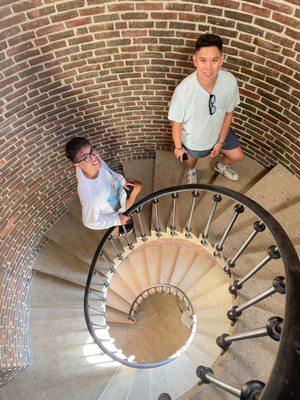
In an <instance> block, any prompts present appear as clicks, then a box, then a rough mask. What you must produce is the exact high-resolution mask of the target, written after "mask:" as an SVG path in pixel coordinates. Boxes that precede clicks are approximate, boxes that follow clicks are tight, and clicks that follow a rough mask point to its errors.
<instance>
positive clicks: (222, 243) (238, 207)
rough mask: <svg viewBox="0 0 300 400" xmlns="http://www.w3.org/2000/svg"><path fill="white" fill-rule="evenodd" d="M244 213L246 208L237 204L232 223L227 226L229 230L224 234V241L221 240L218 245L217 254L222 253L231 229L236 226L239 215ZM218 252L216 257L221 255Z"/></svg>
mask: <svg viewBox="0 0 300 400" xmlns="http://www.w3.org/2000/svg"><path fill="white" fill-rule="evenodd" d="M243 212H244V206H243V205H242V204H236V205H235V206H234V213H233V216H232V218H231V221H230V222H229V225H228V226H227V228H226V230H225V232H224V234H223V236H222V239H221V240H220V242H219V243H218V244H216V247H215V248H216V250H217V252H221V251H222V250H223V245H224V243H225V240H226V238H227V237H228V235H229V233H230V231H231V228H232V227H233V225H234V223H235V221H236V219H237V217H238V216H239V214H242V213H243ZM217 252H215V253H214V255H215V256H219V254H218V253H217Z"/></svg>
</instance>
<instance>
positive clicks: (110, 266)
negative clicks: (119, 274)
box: [99, 251, 116, 273]
mask: <svg viewBox="0 0 300 400" xmlns="http://www.w3.org/2000/svg"><path fill="white" fill-rule="evenodd" d="M99 256H100V257H102V258H103V260H104V262H105V264H106V266H107V267H108V269H109V270H110V271H111V272H112V273H114V272H115V271H116V269H115V264H114V262H113V261H109V259H108V257H107V255H106V254H105V253H104V251H101V252H100V254H99Z"/></svg>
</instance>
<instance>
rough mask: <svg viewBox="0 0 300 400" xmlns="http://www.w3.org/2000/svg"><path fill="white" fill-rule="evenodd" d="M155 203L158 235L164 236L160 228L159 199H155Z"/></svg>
mask: <svg viewBox="0 0 300 400" xmlns="http://www.w3.org/2000/svg"><path fill="white" fill-rule="evenodd" d="M153 203H154V214H155V222H156V228H155V231H156V236H157V237H160V236H162V233H161V229H160V223H159V212H158V203H159V199H154V200H153Z"/></svg>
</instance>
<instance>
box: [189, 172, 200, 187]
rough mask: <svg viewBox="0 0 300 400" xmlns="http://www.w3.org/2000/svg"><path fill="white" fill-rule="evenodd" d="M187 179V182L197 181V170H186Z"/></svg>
mask: <svg viewBox="0 0 300 400" xmlns="http://www.w3.org/2000/svg"><path fill="white" fill-rule="evenodd" d="M187 181H188V183H189V184H191V183H198V177H197V172H196V171H188V174H187Z"/></svg>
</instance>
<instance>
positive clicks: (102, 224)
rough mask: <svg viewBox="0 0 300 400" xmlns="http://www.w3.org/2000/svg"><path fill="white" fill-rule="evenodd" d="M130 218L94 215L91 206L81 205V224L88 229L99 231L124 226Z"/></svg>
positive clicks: (113, 215)
mask: <svg viewBox="0 0 300 400" xmlns="http://www.w3.org/2000/svg"><path fill="white" fill-rule="evenodd" d="M129 218H130V217H127V216H126V215H122V214H118V213H116V212H113V213H110V214H96V213H95V210H94V207H93V205H91V204H83V205H82V222H83V225H84V226H86V227H87V228H89V229H95V230H101V229H108V228H110V227H112V226H117V225H124V224H125V223H126V222H127V220H128V219H129Z"/></svg>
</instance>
